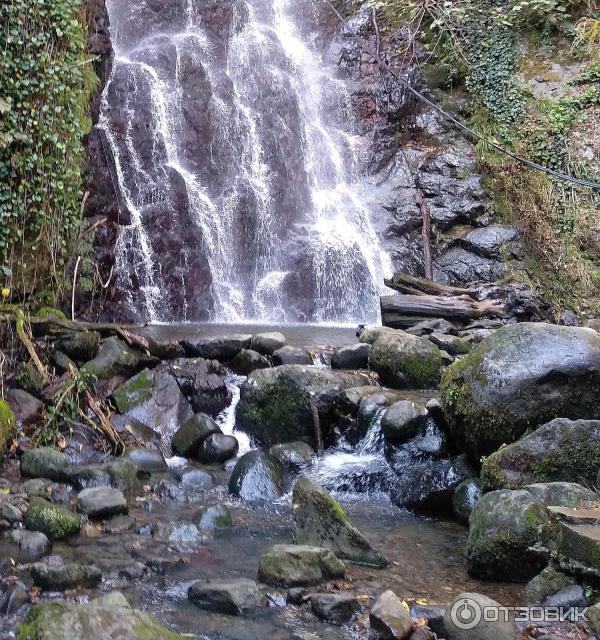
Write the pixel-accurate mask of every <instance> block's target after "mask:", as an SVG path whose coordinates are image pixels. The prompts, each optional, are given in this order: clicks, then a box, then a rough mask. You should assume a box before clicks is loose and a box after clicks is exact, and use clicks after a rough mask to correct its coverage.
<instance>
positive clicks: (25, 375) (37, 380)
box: [13, 362, 44, 398]
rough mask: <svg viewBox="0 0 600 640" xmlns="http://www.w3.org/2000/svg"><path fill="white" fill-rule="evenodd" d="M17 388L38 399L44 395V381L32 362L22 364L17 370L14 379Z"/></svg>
mask: <svg viewBox="0 0 600 640" xmlns="http://www.w3.org/2000/svg"><path fill="white" fill-rule="evenodd" d="M13 382H14V385H15V387H18V388H19V389H24V390H25V391H27V392H28V393H31V395H33V396H35V397H36V398H37V397H39V396H40V394H41V393H42V388H43V386H44V381H43V380H42V376H41V375H40V372H39V371H38V370H37V369H36V368H35V367H34V366H33V363H32V362H21V364H19V365H18V366H17V368H16V370H15V375H14V377H13Z"/></svg>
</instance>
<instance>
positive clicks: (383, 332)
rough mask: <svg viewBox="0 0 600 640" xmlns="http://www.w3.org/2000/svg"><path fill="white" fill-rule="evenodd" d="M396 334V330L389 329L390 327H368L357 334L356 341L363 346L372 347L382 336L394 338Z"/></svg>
mask: <svg viewBox="0 0 600 640" xmlns="http://www.w3.org/2000/svg"><path fill="white" fill-rule="evenodd" d="M397 333H403V332H398V330H397V329H391V328H390V327H380V326H369V327H363V328H362V329H361V330H360V331H359V332H358V339H359V340H360V342H364V343H365V344H370V345H373V344H375V342H377V340H379V338H381V337H382V336H395V335H396V334H397Z"/></svg>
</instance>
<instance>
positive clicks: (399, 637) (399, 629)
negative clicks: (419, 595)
mask: <svg viewBox="0 0 600 640" xmlns="http://www.w3.org/2000/svg"><path fill="white" fill-rule="evenodd" d="M369 622H370V624H371V630H372V631H373V632H374V633H375V636H376V637H377V638H380V639H381V640H404V639H405V638H408V636H410V634H411V633H412V631H413V626H412V618H411V617H410V613H409V611H408V609H407V608H406V607H405V606H404V603H403V602H402V600H400V598H399V597H398V596H397V595H396V594H395V593H394V592H393V591H384V592H383V593H382V594H380V595H379V596H377V599H376V600H375V602H374V603H373V606H372V607H371V611H370V612H369Z"/></svg>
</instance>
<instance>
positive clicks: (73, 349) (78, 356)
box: [54, 331, 100, 361]
mask: <svg viewBox="0 0 600 640" xmlns="http://www.w3.org/2000/svg"><path fill="white" fill-rule="evenodd" d="M54 346H55V348H56V349H57V350H58V351H62V352H63V353H65V354H66V355H67V356H69V358H73V360H79V361H88V360H91V359H92V358H94V357H95V356H96V355H97V353H98V349H99V347H100V334H99V333H98V332H97V331H73V332H71V333H68V334H64V335H62V336H61V337H60V338H59V339H58V340H57V341H56V342H55V345H54Z"/></svg>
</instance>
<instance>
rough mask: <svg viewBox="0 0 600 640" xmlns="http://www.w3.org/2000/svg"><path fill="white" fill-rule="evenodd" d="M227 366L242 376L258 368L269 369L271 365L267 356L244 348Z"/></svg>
mask: <svg viewBox="0 0 600 640" xmlns="http://www.w3.org/2000/svg"><path fill="white" fill-rule="evenodd" d="M227 366H228V367H229V368H230V369H231V370H232V371H233V372H234V373H237V374H238V375H240V376H247V375H249V374H250V373H252V372H253V371H255V370H256V369H268V368H269V367H270V366H271V363H270V362H269V359H268V358H267V357H266V356H263V355H262V354H260V353H258V351H252V349H242V350H241V351H240V352H239V353H238V354H237V355H236V356H235V358H233V360H230V361H229V362H228V363H227Z"/></svg>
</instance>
